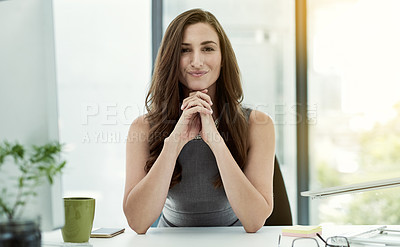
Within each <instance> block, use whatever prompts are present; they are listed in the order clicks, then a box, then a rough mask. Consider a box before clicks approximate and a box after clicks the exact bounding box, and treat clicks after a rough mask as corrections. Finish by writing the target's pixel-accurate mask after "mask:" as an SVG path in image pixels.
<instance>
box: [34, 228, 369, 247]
mask: <svg viewBox="0 0 400 247" xmlns="http://www.w3.org/2000/svg"><path fill="white" fill-rule="evenodd" d="M366 228H371V227H370V226H323V230H322V231H323V232H322V233H323V236H324V238H327V237H329V236H333V235H341V234H343V233H349V232H353V233H354V232H358V231H362V230H365V229H366ZM281 229H282V227H279V226H277V227H263V228H262V229H260V230H259V231H258V232H257V233H246V232H245V231H244V229H243V227H205V228H203V227H190V228H183V227H182V228H150V229H149V230H148V231H147V233H146V234H144V235H138V234H136V233H135V232H134V231H132V230H131V229H126V230H125V233H123V234H120V235H118V236H115V237H113V238H109V239H100V238H91V239H90V240H89V244H91V245H92V246H94V247H102V246H104V247H105V246H107V247H125V246H130V247H136V246H140V247H153V246H154V247H160V246H162V247H168V246H171V247H180V246H182V247H197V246H198V247H200V246H201V247H211V246H218V247H223V246H228V247H235V246H237V247H247V246H250V247H274V246H278V238H279V234H280V233H281ZM285 238H286V239H285V240H284V241H282V243H281V247H286V246H290V244H291V239H288V237H285ZM42 241H43V246H44V247H47V246H63V245H62V241H63V240H62V236H61V231H60V230H58V231H54V232H47V233H44V234H42ZM47 243H48V244H49V245H48V244H47ZM51 243H54V245H50V244H51ZM57 243H59V245H57ZM319 243H320V246H321V247H324V246H325V245H324V244H322V242H321V241H319ZM89 244H88V243H86V245H80V246H90V245H89ZM65 246H74V245H71V244H67V245H65ZM75 246H79V245H75ZM353 246H360V245H355V244H352V245H351V247H353ZM306 247H309V246H306Z"/></svg>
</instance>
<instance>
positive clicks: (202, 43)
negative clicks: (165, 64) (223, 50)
mask: <svg viewBox="0 0 400 247" xmlns="http://www.w3.org/2000/svg"><path fill="white" fill-rule="evenodd" d="M207 44H215V45H217V43H216V42H215V41H212V40H208V41H203V42H201V43H200V45H207ZM182 45H190V44H189V43H182Z"/></svg>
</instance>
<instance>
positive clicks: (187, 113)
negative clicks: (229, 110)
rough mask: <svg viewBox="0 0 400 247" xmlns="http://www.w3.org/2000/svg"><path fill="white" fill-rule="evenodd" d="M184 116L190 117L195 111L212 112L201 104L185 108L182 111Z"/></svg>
mask: <svg viewBox="0 0 400 247" xmlns="http://www.w3.org/2000/svg"><path fill="white" fill-rule="evenodd" d="M183 113H184V114H185V115H186V117H188V118H190V117H192V116H193V115H194V114H196V113H203V114H212V110H209V109H207V108H204V107H202V106H194V107H192V108H187V109H185V110H184V111H183Z"/></svg>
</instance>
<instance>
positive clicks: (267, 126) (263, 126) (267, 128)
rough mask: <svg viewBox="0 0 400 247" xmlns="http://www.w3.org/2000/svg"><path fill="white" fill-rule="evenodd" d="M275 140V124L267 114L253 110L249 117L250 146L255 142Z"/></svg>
mask: <svg viewBox="0 0 400 247" xmlns="http://www.w3.org/2000/svg"><path fill="white" fill-rule="evenodd" d="M262 139H264V140H274V139H275V127H274V122H273V120H272V118H271V117H270V116H268V115H267V114H266V113H264V112H261V111H257V110H252V111H251V114H250V117H249V140H250V145H251V144H252V143H254V141H255V140H262Z"/></svg>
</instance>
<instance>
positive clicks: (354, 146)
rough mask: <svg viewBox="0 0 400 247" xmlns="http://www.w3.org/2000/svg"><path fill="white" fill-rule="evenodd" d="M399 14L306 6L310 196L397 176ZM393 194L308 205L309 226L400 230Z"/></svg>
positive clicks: (339, 0)
mask: <svg viewBox="0 0 400 247" xmlns="http://www.w3.org/2000/svg"><path fill="white" fill-rule="evenodd" d="M398 9H400V2H399V1H396V0H393V1H391V0H383V1H377V0H309V1H308V46H309V49H308V57H309V62H308V64H309V67H308V68H309V71H308V78H309V81H308V85H309V88H308V93H309V104H310V105H315V106H316V107H317V109H318V116H317V122H316V124H313V125H310V126H309V128H310V129H309V130H310V131H309V140H310V163H311V164H310V165H311V168H310V171H311V176H310V188H311V189H317V188H323V187H331V186H337V185H345V184H352V183H358V182H366V181H371V180H378V179H385V178H393V177H399V176H400V170H399V169H398V164H399V162H400V152H399V150H400V134H399V133H400V131H399V126H400V94H399V93H398V92H400V83H399V82H400V74H399V73H398V68H399V66H400V61H399V57H400V48H399V46H398V44H399V43H400V29H399V28H398V23H400V16H399V15H398V13H397V10H398ZM398 191H399V190H398V189H388V190H384V191H379V192H367V193H363V194H355V195H345V196H340V197H331V198H327V199H322V200H313V201H312V204H311V206H312V210H311V211H310V212H314V214H311V215H312V216H313V217H314V218H313V219H311V223H314V224H318V223H322V222H334V223H339V224H346V223H351V224H382V223H384V224H399V222H400V217H399V216H398V213H394V212H399V211H400V205H399V203H398V202H399V201H400V197H399V193H398ZM376 193H378V194H376ZM371 211H373V212H380V213H379V214H376V215H374V217H373V218H371V217H365V214H366V213H367V212H371ZM315 212H318V213H316V214H315Z"/></svg>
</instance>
